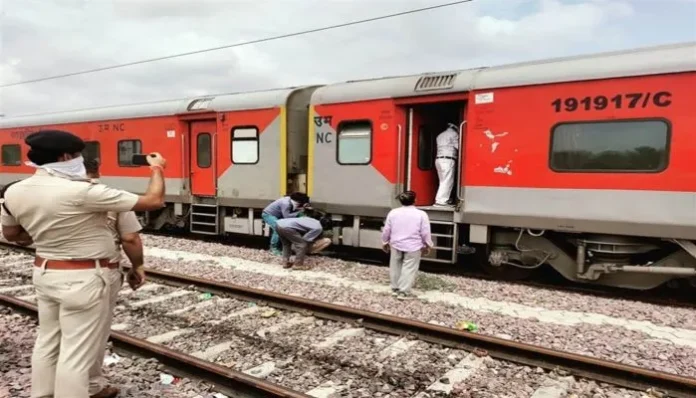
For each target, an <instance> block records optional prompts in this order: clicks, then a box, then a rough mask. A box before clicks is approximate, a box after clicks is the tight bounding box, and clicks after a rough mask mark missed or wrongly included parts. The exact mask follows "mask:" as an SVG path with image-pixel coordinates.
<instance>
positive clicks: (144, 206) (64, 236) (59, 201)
mask: <svg viewBox="0 0 696 398" xmlns="http://www.w3.org/2000/svg"><path fill="white" fill-rule="evenodd" d="M25 143H26V144H27V145H28V146H29V147H30V149H29V152H28V154H27V157H28V158H29V160H30V161H31V162H27V164H28V165H29V166H32V167H35V168H37V170H36V172H35V173H34V175H32V176H31V177H29V178H27V179H25V180H22V181H19V182H17V183H15V184H13V185H12V186H11V187H9V188H8V189H7V190H6V191H5V195H4V203H3V206H2V232H3V235H4V236H5V238H6V239H7V240H9V241H11V242H15V241H27V240H30V239H31V238H33V241H34V245H35V246H36V258H35V261H34V273H33V283H34V287H35V288H36V297H37V302H38V311H39V328H38V336H37V338H36V343H35V345H34V351H33V354H32V374H31V397H32V398H49V397H53V398H113V397H115V396H116V395H117V394H118V392H119V391H118V389H116V388H113V387H106V388H103V389H102V390H101V391H90V389H89V370H90V368H91V367H92V366H93V364H94V361H95V360H96V358H97V357H98V356H99V355H100V354H101V353H102V351H101V345H100V342H101V338H102V335H103V334H102V331H103V330H104V327H105V324H106V322H107V319H106V316H104V314H105V313H107V312H108V311H107V310H108V305H109V300H108V298H109V296H110V294H111V285H110V283H109V281H108V278H107V276H106V273H105V270H104V268H107V269H109V268H116V267H118V264H115V263H113V262H112V261H111V259H112V258H113V256H114V253H115V250H116V247H115V244H114V241H113V238H112V236H111V232H110V231H109V228H108V226H107V223H106V213H107V212H109V211H114V212H124V211H129V210H135V211H150V210H156V209H160V208H162V206H164V175H163V172H164V166H165V164H166V161H165V160H164V159H163V158H162V157H161V156H160V155H159V154H157V153H154V154H151V155H150V156H148V157H147V160H148V163H149V164H150V168H151V169H152V174H151V178H150V183H149V186H148V188H147V191H146V192H145V194H144V195H142V196H138V195H135V194H132V193H130V192H126V191H121V190H118V189H112V188H108V187H106V186H105V185H103V184H94V183H91V182H90V180H89V179H88V178H87V174H86V171H85V166H84V163H83V159H82V156H81V151H82V150H83V149H84V147H85V143H84V141H82V139H80V138H79V137H77V136H75V135H73V134H71V133H68V132H65V131H58V130H45V131H40V132H38V133H33V134H31V135H29V136H28V137H27V138H26V139H25Z"/></svg>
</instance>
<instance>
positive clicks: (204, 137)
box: [196, 133, 212, 169]
mask: <svg viewBox="0 0 696 398" xmlns="http://www.w3.org/2000/svg"><path fill="white" fill-rule="evenodd" d="M211 154H212V145H211V142H210V134H208V133H200V134H198V138H197V142H196V162H197V163H198V167H200V168H203V169H205V168H208V167H210V164H211V162H212V158H211Z"/></svg>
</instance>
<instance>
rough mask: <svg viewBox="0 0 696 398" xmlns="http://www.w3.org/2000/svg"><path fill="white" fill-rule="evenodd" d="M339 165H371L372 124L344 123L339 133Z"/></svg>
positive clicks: (362, 122) (363, 122)
mask: <svg viewBox="0 0 696 398" xmlns="http://www.w3.org/2000/svg"><path fill="white" fill-rule="evenodd" d="M337 151H338V157H337V158H338V163H340V164H369V163H370V161H371V160H372V125H371V124H370V122H365V121H361V122H344V123H341V125H340V126H339V131H338V142H337Z"/></svg>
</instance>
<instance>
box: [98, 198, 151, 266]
mask: <svg viewBox="0 0 696 398" xmlns="http://www.w3.org/2000/svg"><path fill="white" fill-rule="evenodd" d="M106 217H107V223H106V225H107V226H108V227H109V230H110V231H111V237H112V238H113V240H114V243H115V244H116V255H115V256H114V257H112V258H111V259H110V260H111V262H120V261H121V260H122V259H123V257H122V256H121V236H123V235H126V234H134V233H136V232H140V231H141V230H142V229H143V227H142V225H140V221H138V217H137V216H136V215H135V212H134V211H126V212H122V213H116V212H109V213H107V216H106Z"/></svg>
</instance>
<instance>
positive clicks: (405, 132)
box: [308, 43, 696, 289]
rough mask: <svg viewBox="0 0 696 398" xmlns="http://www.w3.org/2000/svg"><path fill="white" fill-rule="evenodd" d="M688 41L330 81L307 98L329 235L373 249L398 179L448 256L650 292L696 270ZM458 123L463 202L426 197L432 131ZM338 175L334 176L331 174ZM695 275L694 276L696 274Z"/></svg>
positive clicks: (694, 77) (313, 163)
mask: <svg viewBox="0 0 696 398" xmlns="http://www.w3.org/2000/svg"><path fill="white" fill-rule="evenodd" d="M695 71H696V46H695V45H694V44H693V43H689V44H683V45H671V46H661V47H653V48H645V49H640V50H634V51H622V52H614V53H605V54H597V55H592V56H582V57H572V58H563V59H553V60H545V61H541V62H529V63H523V64H516V65H508V66H502V67H492V68H481V69H472V70H464V71H455V72H446V73H438V74H425V75H417V76H406V77H395V78H383V79H372V80H365V81H354V82H347V83H340V84H333V85H328V86H325V87H321V88H319V89H317V90H316V91H315V92H314V94H313V95H312V108H311V118H312V121H311V122H310V128H311V129H312V132H311V135H313V136H315V139H313V140H310V149H309V154H310V160H309V166H308V168H309V181H308V189H309V194H310V196H311V197H312V200H313V202H314V203H317V205H318V206H325V207H326V208H327V209H329V210H330V212H331V213H332V214H334V219H335V220H336V224H337V227H336V228H335V229H336V233H335V234H334V241H335V243H336V244H346V245H352V246H359V247H373V248H378V247H380V244H381V243H380V238H379V235H380V226H381V223H382V220H383V217H384V214H386V212H387V211H388V210H389V209H390V208H391V207H393V206H395V201H394V197H395V196H396V194H397V193H398V192H401V191H402V190H404V189H411V190H414V191H416V193H417V194H418V201H417V205H420V206H422V208H423V209H424V210H425V211H426V212H428V213H429V215H430V218H431V220H432V229H433V231H435V239H436V246H437V250H435V251H434V252H433V253H432V255H431V258H430V260H431V261H441V262H452V263H455V262H457V261H458V259H459V257H460V256H459V254H461V253H471V252H472V251H474V250H475V251H476V252H478V257H479V259H481V260H483V261H482V263H483V265H484V267H485V268H486V269H488V270H489V271H490V272H493V273H495V274H498V275H501V276H506V277H524V276H526V275H528V274H529V273H530V270H532V269H535V268H538V267H540V266H542V265H544V264H548V265H550V266H552V267H553V268H555V269H556V270H557V271H558V272H560V273H561V274H562V275H563V276H564V277H566V278H567V279H570V280H575V281H591V282H594V283H600V284H606V285H613V286H622V287H630V288H637V289H648V288H652V287H655V286H658V285H660V284H662V283H664V282H666V281H668V280H672V279H675V278H681V277H690V276H693V275H696V259H695V258H694V256H696V246H694V245H693V243H691V240H692V239H695V238H696V216H695V215H694V214H695V213H694V207H693V203H694V199H693V198H694V191H696V180H695V179H694V178H693V173H694V172H693V167H692V166H691V162H692V161H691V158H692V157H693V155H692V154H693V153H694V150H695V149H696V141H694V140H693V139H692V137H691V135H690V134H691V133H692V131H693V129H694V126H696V119H695V114H694V112H693V104H694V103H695V101H694V100H695V99H696V94H695V93H696V73H695ZM448 123H453V124H456V125H458V126H459V127H460V130H461V131H462V134H460V140H461V142H460V153H461V154H462V156H460V157H459V167H458V174H459V175H460V176H461V177H460V178H458V181H459V184H457V185H458V188H459V189H458V190H457V191H458V205H457V206H456V207H454V208H452V209H445V210H443V209H441V208H436V207H431V206H429V205H431V204H432V203H433V201H434V196H435V190H436V189H437V183H438V181H437V175H436V172H435V170H434V167H433V163H434V140H435V137H436V135H437V134H438V133H440V132H441V131H443V130H444V129H445V128H446V126H447V124H448ZM333 181H341V182H342V183H341V184H335V183H332V182H333ZM692 281H693V279H692Z"/></svg>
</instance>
